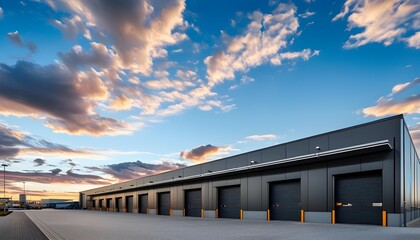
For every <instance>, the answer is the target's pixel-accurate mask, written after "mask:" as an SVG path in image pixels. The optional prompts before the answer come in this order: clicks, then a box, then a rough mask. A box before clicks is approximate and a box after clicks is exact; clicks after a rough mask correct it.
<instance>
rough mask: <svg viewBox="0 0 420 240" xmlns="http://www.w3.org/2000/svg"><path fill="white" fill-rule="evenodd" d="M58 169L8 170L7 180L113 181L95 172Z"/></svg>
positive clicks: (40, 181)
mask: <svg viewBox="0 0 420 240" xmlns="http://www.w3.org/2000/svg"><path fill="white" fill-rule="evenodd" d="M59 170H61V169H59ZM61 172H62V171H58V170H57V169H52V170H51V171H50V172H39V171H28V172H14V171H7V169H6V176H7V181H10V182H35V183H44V184H91V185H105V184H109V183H111V181H110V180H109V179H105V178H102V177H101V176H97V175H93V174H78V173H75V172H74V171H73V170H68V171H66V173H65V174H62V173H61Z"/></svg>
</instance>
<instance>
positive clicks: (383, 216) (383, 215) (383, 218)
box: [382, 211, 387, 227]
mask: <svg viewBox="0 0 420 240" xmlns="http://www.w3.org/2000/svg"><path fill="white" fill-rule="evenodd" d="M386 220H387V219H386V211H382V227H386V225H387V221H386Z"/></svg>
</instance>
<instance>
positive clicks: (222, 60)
mask: <svg viewBox="0 0 420 240" xmlns="http://www.w3.org/2000/svg"><path fill="white" fill-rule="evenodd" d="M248 18H249V19H250V20H251V22H250V23H249V24H248V26H247V29H246V31H245V32H244V33H243V34H241V35H238V36H234V37H229V36H227V35H226V34H225V33H222V35H223V36H224V37H225V38H228V39H229V40H228V42H227V47H226V49H225V50H222V51H218V52H216V53H214V54H213V55H211V56H209V57H207V58H206V59H205V60H204V63H205V64H206V65H207V78H208V79H209V85H210V86H214V85H215V84H218V83H221V82H223V81H224V80H225V79H233V78H235V72H238V71H239V72H247V71H249V70H250V69H251V68H253V67H257V66H259V65H261V64H264V63H266V62H267V61H269V60H270V59H271V58H273V57H275V56H276V55H277V54H278V53H279V51H280V50H282V49H284V48H285V47H286V46H287V45H288V44H289V43H290V41H289V39H291V38H292V37H293V36H294V35H296V33H297V29H298V27H299V22H298V18H297V17H296V7H295V6H294V5H292V4H289V5H288V4H280V5H279V6H278V7H277V8H276V9H275V10H274V11H273V12H272V13H269V14H263V13H262V12H259V11H255V12H253V13H252V14H249V15H248Z"/></svg>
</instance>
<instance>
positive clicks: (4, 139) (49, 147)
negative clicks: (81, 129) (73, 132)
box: [0, 124, 94, 166]
mask: <svg viewBox="0 0 420 240" xmlns="http://www.w3.org/2000/svg"><path fill="white" fill-rule="evenodd" d="M24 155H27V156H28V157H32V156H39V155H55V156H60V157H62V156H67V157H68V156H92V155H94V153H91V152H87V151H82V150H73V149H71V148H69V147H67V146H64V145H61V144H57V143H52V142H49V141H47V140H44V139H40V138H36V137H32V136H30V135H28V134H26V133H23V132H22V131H19V130H15V129H12V128H10V127H8V126H6V125H3V124H0V159H4V160H11V159H14V160H16V159H15V158H16V157H22V156H24ZM43 161H45V160H43V159H39V158H37V159H35V160H34V163H35V164H36V166H41V165H44V164H46V161H45V162H43ZM39 164H41V165H39ZM49 166H52V165H49Z"/></svg>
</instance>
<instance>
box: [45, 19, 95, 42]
mask: <svg viewBox="0 0 420 240" xmlns="http://www.w3.org/2000/svg"><path fill="white" fill-rule="evenodd" d="M51 24H52V25H53V26H54V27H56V28H58V29H59V30H60V31H61V32H62V33H63V34H64V35H65V36H66V37H67V38H68V39H75V38H76V37H77V34H78V33H79V32H83V33H85V34H86V37H87V38H88V39H89V38H90V32H88V31H89V30H87V29H85V24H84V22H83V20H82V18H80V17H79V16H77V15H76V16H73V17H72V18H67V17H65V18H63V19H62V20H61V21H60V20H53V21H52V22H51Z"/></svg>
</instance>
